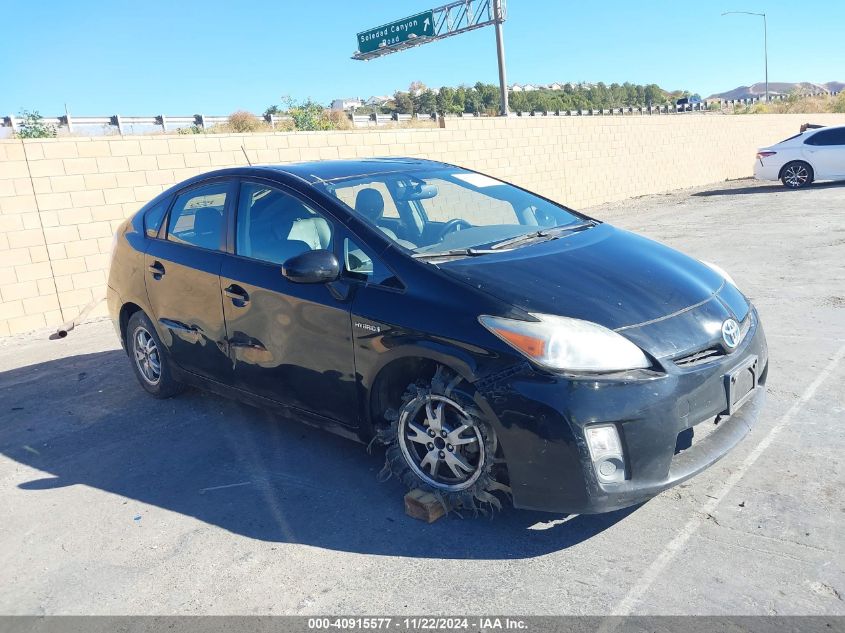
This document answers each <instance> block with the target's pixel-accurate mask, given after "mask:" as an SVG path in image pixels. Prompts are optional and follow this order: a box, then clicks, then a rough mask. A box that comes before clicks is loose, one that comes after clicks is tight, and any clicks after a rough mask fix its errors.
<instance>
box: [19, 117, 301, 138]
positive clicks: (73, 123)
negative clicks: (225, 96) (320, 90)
mask: <svg viewBox="0 0 845 633" xmlns="http://www.w3.org/2000/svg"><path fill="white" fill-rule="evenodd" d="M255 118H256V119H258V120H260V121H265V122H267V123H269V124H270V127H271V128H274V129H275V127H276V126H277V125H278V124H280V123H283V122H288V121H293V119H292V118H291V117H289V116H279V115H277V114H267V115H265V116H261V117H255ZM41 121H42V122H43V123H45V124H47V125H54V126H56V127H65V128H67V131H68V133H71V134H72V133H73V132H74V129H75V128H84V127H89V128H90V127H91V126H100V127H115V128H117V131H118V133H119V134H121V135H122V134H125V133H126V130H127V128H131V127H134V126H139V127H148V128H149V127H154V128H155V127H158V128H161V131H162V132H165V133H166V132H172V131H174V130H177V129H179V128H181V127H185V126H194V125H195V126H197V127H198V128H201V129H207V128H210V127H212V126H214V125H218V124H220V123H228V122H229V117H228V116H208V115H205V114H195V115H193V116H167V115H165V114H159V115H156V116H123V115H120V114H113V115H111V116H71V115H70V114H66V115H64V116H59V117H44V118H42V119H41ZM22 122H23V119H22V118H20V117H14V116H7V117H4V118H3V127H11V128H12V131H16V130H17V129H18V126H20V124H21V123H22Z"/></svg>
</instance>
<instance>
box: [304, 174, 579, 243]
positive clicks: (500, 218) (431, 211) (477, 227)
mask: <svg viewBox="0 0 845 633" xmlns="http://www.w3.org/2000/svg"><path fill="white" fill-rule="evenodd" d="M375 182H379V183H382V186H379V187H378V188H376V187H375V185H374V183H375ZM315 186H317V187H322V188H323V189H324V190H325V191H326V193H328V194H329V195H333V196H334V197H336V198H337V199H338V200H339V201H340V202H342V203H344V204H345V205H346V206H347V207H348V209H349V211H351V212H352V213H355V214H356V215H358V216H359V217H361V218H362V219H364V220H366V221H367V222H369V223H370V224H372V225H374V226H375V227H376V228H378V229H380V230H381V231H382V232H383V233H385V234H386V235H387V236H388V237H390V238H391V239H392V240H393V241H394V242H396V243H397V244H399V245H400V246H402V247H403V248H406V249H408V250H410V251H412V253H413V254H418V255H428V254H436V253H445V252H449V251H455V250H467V249H477V248H480V247H486V246H490V245H496V244H497V243H498V242H501V241H506V240H510V239H512V238H516V237H519V236H523V235H528V234H530V233H537V232H542V231H543V230H545V229H554V228H557V227H562V226H566V225H575V224H579V223H582V222H583V219H582V218H581V217H579V216H578V215H577V214H575V213H574V212H572V211H570V210H569V209H566V208H565V207H562V206H560V205H558V204H555V203H553V202H550V201H548V200H544V199H543V198H540V197H539V196H536V195H534V194H532V193H529V192H527V191H524V190H522V189H519V188H517V187H514V186H513V185H509V184H507V183H504V182H501V181H499V180H496V179H495V178H490V177H489V176H485V175H483V174H478V173H475V172H472V171H468V170H464V169H460V168H458V167H448V168H443V167H435V168H430V169H414V170H411V171H408V172H407V173H397V172H391V173H385V174H377V175H372V174H371V175H368V176H366V177H364V176H362V177H351V178H343V179H337V180H334V181H325V182H322V183H319V184H317V185H315ZM362 186H363V188H362ZM353 200H354V204H353V203H352V201H353ZM388 207H390V208H396V209H398V210H399V214H400V215H402V217H403V218H406V219H407V220H408V221H406V222H404V223H403V224H400V225H397V224H396V223H394V222H393V221H392V220H391V218H390V217H389V216H388V215H387V214H386V213H385V209H386V208H388ZM418 220H419V223H418V222H417V221H418ZM409 226H412V227H414V228H413V231H411V230H409V229H408V227H409ZM403 229H404V230H405V233H402V232H401V230H403ZM470 254H471V253H470Z"/></svg>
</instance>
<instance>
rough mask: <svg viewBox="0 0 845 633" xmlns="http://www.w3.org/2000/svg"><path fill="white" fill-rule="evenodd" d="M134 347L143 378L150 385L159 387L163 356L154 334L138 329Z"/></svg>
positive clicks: (134, 338) (142, 328)
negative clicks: (160, 353)
mask: <svg viewBox="0 0 845 633" xmlns="http://www.w3.org/2000/svg"><path fill="white" fill-rule="evenodd" d="M132 347H133V350H132V351H133V353H134V355H135V364H136V365H137V366H138V370H139V371H140V372H141V376H142V377H143V378H144V380H146V381H147V382H148V383H149V384H151V385H157V384H158V382H159V380H161V356H160V355H159V350H158V345H157V344H156V341H155V339H154V338H153V336H152V334H150V333H149V332H148V331H147V329H146V328H144V327H139V328H137V329H136V330H135V336H134V337H133V346H132Z"/></svg>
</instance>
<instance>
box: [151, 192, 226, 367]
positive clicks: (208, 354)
mask: <svg viewBox="0 0 845 633" xmlns="http://www.w3.org/2000/svg"><path fill="white" fill-rule="evenodd" d="M235 185H236V181H235V180H233V179H222V180H221V179H218V180H213V181H204V182H202V183H199V184H195V185H193V186H191V187H189V188H188V189H186V190H184V191H181V192H180V193H179V194H177V195H176V197H175V200H174V202H173V204H172V206H171V208H170V213H169V215H168V219H167V223H166V226H165V227H163V228H162V229H161V231H160V233H159V237H158V238H156V239H151V240H150V241H149V246H148V248H147V251H146V253H145V254H144V264H145V267H146V270H145V285H146V289H147V298H148V299H149V302H150V306H151V308H152V312H153V314H152V316H153V319H154V321H155V323H156V326H157V328H158V333H159V336H160V337H161V340H162V342H163V343H164V344H165V346H166V347H167V349H168V351H169V353H170V356H171V358H172V359H173V361H174V362H175V363H176V364H177V365H178V366H179V367H181V368H182V369H184V370H186V371H189V372H193V373H195V374H199V375H201V376H204V377H207V378H212V379H215V380H225V378H226V376H227V374H228V372H229V371H230V366H231V363H230V362H229V359H228V357H227V354H226V345H225V337H226V329H225V324H224V321H223V306H222V300H221V295H220V267H221V265H222V263H223V258H224V254H223V247H224V245H225V243H226V227H227V226H228V222H227V219H226V218H227V214H228V207H229V205H230V204H232V200H233V193H234V188H235Z"/></svg>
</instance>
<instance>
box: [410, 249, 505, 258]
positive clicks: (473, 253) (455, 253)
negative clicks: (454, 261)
mask: <svg viewBox="0 0 845 633" xmlns="http://www.w3.org/2000/svg"><path fill="white" fill-rule="evenodd" d="M501 252H502V250H501V249H498V250H493V249H492V248H456V249H452V250H450V251H436V252H433V253H414V254H413V255H411V257H413V258H414V259H436V258H438V257H477V256H479V255H489V254H490V253H501Z"/></svg>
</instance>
